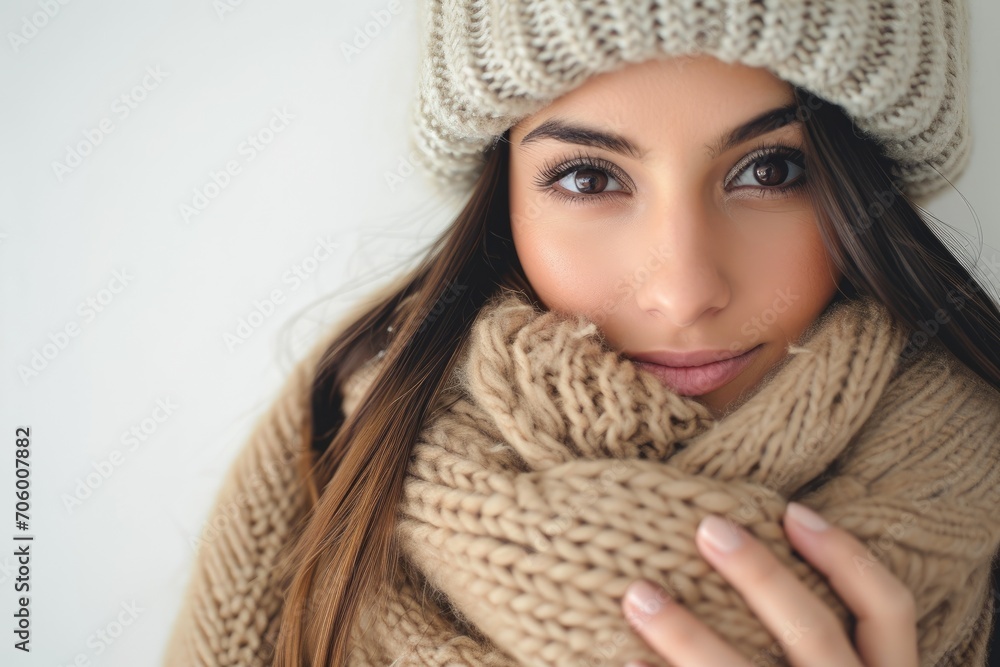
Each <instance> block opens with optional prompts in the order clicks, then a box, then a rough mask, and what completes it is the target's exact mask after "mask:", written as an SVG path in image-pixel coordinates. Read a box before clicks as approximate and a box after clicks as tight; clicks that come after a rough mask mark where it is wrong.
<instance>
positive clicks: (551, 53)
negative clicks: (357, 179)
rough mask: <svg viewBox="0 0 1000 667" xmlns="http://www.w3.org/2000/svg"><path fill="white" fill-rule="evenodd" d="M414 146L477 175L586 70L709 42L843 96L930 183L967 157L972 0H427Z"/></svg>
mask: <svg viewBox="0 0 1000 667" xmlns="http://www.w3.org/2000/svg"><path fill="white" fill-rule="evenodd" d="M425 2H426V3H427V6H426V7H424V9H423V12H424V13H423V22H424V34H423V37H422V39H423V43H422V49H423V55H424V58H423V61H422V64H421V69H420V72H419V77H418V95H417V103H416V105H415V107H414V111H415V114H414V116H415V117H414V126H415V127H414V135H413V142H414V146H415V148H416V151H417V156H418V160H419V161H420V162H421V163H422V164H423V165H424V166H425V167H426V168H427V169H428V170H429V171H430V172H431V174H432V175H433V176H434V177H436V179H437V180H439V181H440V183H441V185H442V186H443V187H444V188H446V189H451V188H459V189H466V188H469V187H471V185H472V182H473V181H474V180H475V178H476V177H477V176H478V174H479V173H480V172H481V170H482V166H483V161H484V159H483V151H484V149H486V148H488V147H490V146H491V145H493V144H494V142H495V139H496V138H497V137H499V136H500V135H501V134H503V133H504V132H505V131H506V130H507V129H509V128H510V127H511V126H513V125H514V124H516V123H517V122H518V121H519V120H520V119H521V118H524V117H525V116H528V115H530V114H532V113H534V112H535V111H538V110H539V109H541V108H543V107H545V106H547V105H548V104H549V103H550V102H552V101H553V100H555V99H556V98H557V97H559V96H560V95H562V94H564V93H566V92H568V91H570V90H572V89H573V88H575V87H576V86H578V85H580V84H581V83H582V82H583V81H584V80H585V79H587V78H588V77H590V76H592V75H594V74H598V73H601V72H607V71H610V70H614V69H617V68H619V67H622V66H624V65H626V64H628V63H633V62H641V61H643V60H647V59H650V58H655V57H669V56H678V55H693V54H698V53H704V54H708V55H711V56H714V57H716V58H718V59H720V60H722V61H725V62H741V63H743V64H745V65H748V66H751V67H766V68H767V69H768V70H770V71H771V72H772V73H774V74H775V75H776V76H778V77H780V78H781V79H783V80H785V81H788V82H789V83H792V84H794V85H797V86H799V87H802V88H805V89H806V90H809V91H810V92H812V93H814V94H816V95H818V96H820V97H822V98H823V99H826V100H828V101H831V102H834V103H836V104H838V105H840V106H842V107H843V108H844V109H845V110H846V111H847V113H848V115H849V116H851V118H852V119H853V120H854V122H855V125H856V126H857V127H858V128H859V129H860V130H862V131H864V132H866V133H868V134H870V135H871V136H873V137H874V138H875V139H876V140H877V141H879V142H880V143H881V144H882V145H883V146H884V148H885V150H886V152H887V154H888V155H889V157H891V158H893V159H894V160H896V161H897V164H898V167H897V168H896V169H895V170H894V172H893V174H892V177H893V178H894V179H895V180H896V183H897V184H898V185H899V187H900V188H901V189H902V190H903V192H905V193H906V194H907V195H909V196H911V197H926V196H930V195H932V194H935V193H937V192H939V191H940V190H941V189H943V188H945V187H947V186H948V180H951V179H954V178H955V177H956V176H957V175H958V174H959V173H961V171H962V170H963V169H964V167H965V166H966V163H967V162H968V157H969V151H970V147H971V143H970V139H969V120H968V106H967V96H968V70H969V68H968V16H967V9H966V5H965V1H964V0H825V1H824V0H819V1H817V0H778V1H775V2H768V3H766V6H765V3H764V2H761V1H760V0H641V1H640V0H573V1H572V2H571V1H570V0H425Z"/></svg>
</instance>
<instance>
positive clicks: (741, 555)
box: [696, 514, 861, 667]
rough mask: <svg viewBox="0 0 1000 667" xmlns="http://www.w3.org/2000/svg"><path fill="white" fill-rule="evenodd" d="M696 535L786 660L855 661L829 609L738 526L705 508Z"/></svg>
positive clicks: (836, 666) (817, 664)
mask: <svg viewBox="0 0 1000 667" xmlns="http://www.w3.org/2000/svg"><path fill="white" fill-rule="evenodd" d="M696 538H697V539H696V543H697V544H698V548H699V549H700V550H701V552H702V555H704V556H705V558H706V559H707V560H708V561H709V562H710V563H711V564H712V566H713V567H714V568H715V569H716V570H718V572H719V574H721V575H722V576H723V577H724V578H725V579H726V580H727V581H728V582H729V583H730V584H731V585H732V586H733V587H734V588H735V589H736V590H737V591H738V592H739V594H740V595H741V596H742V597H743V599H744V601H746V603H747V605H748V606H749V607H750V608H751V609H752V610H753V612H754V613H755V614H756V615H757V617H758V618H759V619H760V621H761V623H763V624H764V627H766V628H767V629H768V631H769V632H770V633H771V635H772V636H773V637H774V638H775V640H777V641H778V642H780V643H781V645H782V648H783V649H784V652H785V653H786V654H787V656H788V659H789V662H790V663H791V664H792V665H797V666H798V667H861V663H860V661H859V658H858V655H857V653H855V651H854V648H853V647H852V646H851V642H850V638H849V637H848V636H847V633H846V632H845V630H844V627H843V626H842V625H841V623H840V620H839V619H838V618H837V617H836V616H835V615H834V613H833V611H832V610H831V609H830V608H829V607H828V606H827V605H826V603H824V602H823V601H822V600H821V599H820V598H819V597H818V596H817V595H816V594H815V593H813V592H812V591H811V590H810V589H809V588H807V587H806V585H805V584H804V583H802V582H801V581H800V580H799V578H798V577H797V576H796V575H795V574H794V573H793V572H792V571H791V570H790V569H789V568H787V567H786V566H785V565H784V564H783V563H782V562H781V561H779V560H778V558H777V557H776V556H775V555H774V554H773V553H771V550H770V549H768V548H767V547H765V546H764V545H763V544H761V543H760V542H758V541H757V540H756V539H754V538H753V536H751V535H750V534H749V533H748V532H746V531H745V530H744V529H743V528H742V527H740V526H739V525H737V524H735V523H728V522H727V521H726V520H725V519H723V518H722V517H720V516H717V515H711V514H710V515H708V516H706V517H705V518H704V519H703V520H702V521H701V523H700V524H699V525H698V531H697V533H696Z"/></svg>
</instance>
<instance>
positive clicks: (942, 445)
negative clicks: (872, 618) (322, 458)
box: [164, 293, 1000, 667]
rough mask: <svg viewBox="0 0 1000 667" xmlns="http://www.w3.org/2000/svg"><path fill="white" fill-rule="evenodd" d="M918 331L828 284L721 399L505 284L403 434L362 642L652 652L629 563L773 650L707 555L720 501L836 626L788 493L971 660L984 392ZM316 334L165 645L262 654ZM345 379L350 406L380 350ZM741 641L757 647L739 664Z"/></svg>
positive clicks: (989, 459)
mask: <svg viewBox="0 0 1000 667" xmlns="http://www.w3.org/2000/svg"><path fill="white" fill-rule="evenodd" d="M923 341H924V345H923V347H921V348H919V349H915V348H913V347H912V346H911V345H910V344H909V343H908V341H907V338H906V336H905V332H904V331H903V330H901V329H900V328H899V327H897V326H896V325H895V324H894V323H893V322H892V320H891V318H890V317H889V316H888V314H887V312H886V311H885V310H884V308H883V307H881V306H880V305H879V304H877V303H876V302H874V301H873V300H871V299H869V298H860V299H858V300H855V301H843V302H834V303H832V304H831V305H830V307H828V308H827V309H826V310H825V311H824V313H823V314H822V315H821V316H820V317H819V318H818V319H817V320H816V322H814V323H813V325H812V326H811V327H810V328H809V329H808V330H807V331H806V332H805V333H804V334H803V335H802V336H800V337H799V339H798V340H797V341H796V343H794V344H790V345H789V346H788V349H787V351H788V355H787V356H786V357H785V359H784V360H782V361H781V362H779V363H778V364H777V365H776V366H775V367H774V368H773V369H772V370H771V372H770V373H769V374H768V375H767V376H766V377H765V379H764V380H763V381H762V382H761V383H760V385H759V386H758V387H757V388H756V390H755V392H754V393H753V395H752V396H750V397H749V398H748V399H746V400H745V402H743V403H742V404H741V405H739V406H738V407H737V408H736V409H735V410H733V411H732V412H730V413H729V414H727V415H726V416H724V417H722V418H719V419H715V418H713V417H712V415H711V414H710V413H709V411H708V410H707V409H706V408H705V407H704V406H702V405H701V404H700V403H698V402H697V401H696V400H694V399H692V398H688V397H682V396H678V395H676V394H674V393H673V392H671V391H670V390H669V389H667V388H666V387H664V386H663V385H661V384H660V383H659V382H658V381H657V380H656V379H655V378H654V377H653V376H651V375H650V374H648V373H646V372H645V371H641V370H640V369H639V367H638V366H636V365H635V364H634V363H633V362H631V361H629V360H628V359H625V358H623V357H622V356H621V355H619V354H617V353H616V352H614V351H613V350H610V349H609V348H608V347H607V346H606V345H605V343H604V340H603V338H602V337H601V334H600V332H599V330H598V329H597V327H596V325H595V324H594V323H593V322H590V321H588V320H587V319H586V318H583V317H582V316H576V317H570V316H567V315H561V314H558V313H555V312H542V311H538V310H536V309H535V308H534V307H533V306H531V305H530V304H529V303H527V302H526V301H524V300H522V298H521V297H520V296H519V295H516V294H512V293H502V294H500V295H498V296H497V297H496V298H494V299H493V300H492V301H491V302H489V303H488V304H487V305H486V306H485V307H484V308H483V309H482V310H481V311H480V313H479V315H478V317H477V320H476V322H475V324H474V326H473V329H472V332H471V335H470V337H469V339H468V341H467V343H466V344H465V346H464V348H463V350H462V351H461V353H460V360H459V363H458V364H457V366H456V369H455V371H454V376H453V378H451V379H452V382H451V383H450V384H449V385H448V388H447V389H446V390H445V391H444V392H443V393H442V396H441V397H440V398H439V402H438V403H437V406H438V408H439V409H437V410H434V411H432V412H431V413H430V414H431V416H430V417H429V418H428V419H427V420H426V422H425V424H424V426H423V427H422V430H421V435H420V437H419V438H418V439H417V441H416V442H415V444H414V448H413V451H412V455H411V461H410V464H409V468H408V472H407V478H406V481H405V484H404V497H403V500H402V501H401V505H400V508H399V515H398V516H399V521H398V525H397V537H398V538H399V543H400V545H401V551H402V554H401V558H402V559H403V563H402V564H403V565H404V567H401V568H399V569H398V571H397V578H396V580H395V581H394V584H395V586H394V587H393V588H391V589H390V592H389V594H388V595H385V596H382V597H383V600H382V604H379V605H376V604H375V603H374V602H373V603H372V604H371V605H370V606H368V607H363V608H362V610H361V616H360V618H359V623H358V624H357V626H356V627H355V628H354V629H353V631H352V643H353V651H352V653H351V661H350V664H352V665H388V664H390V663H391V664H393V665H450V664H471V665H518V664H524V665H570V664H573V665H577V664H581V663H583V662H584V661H586V663H587V664H591V663H593V662H594V661H608V660H610V661H612V662H615V663H619V664H620V663H624V662H625V661H627V660H629V659H632V658H639V659H643V660H646V661H647V662H649V663H650V664H652V665H664V664H665V662H664V661H663V659H662V658H659V657H658V656H657V655H656V654H655V653H654V652H652V650H651V649H649V648H648V647H647V646H646V644H645V643H644V642H643V641H642V640H641V638H639V637H638V636H637V635H636V634H635V633H634V632H632V631H631V629H630V628H629V626H628V624H627V622H626V620H625V617H624V614H623V613H622V611H621V607H620V602H621V598H622V596H623V594H624V591H625V588H626V587H627V585H628V584H629V583H630V582H631V581H633V580H634V579H636V578H639V577H645V578H648V579H651V580H653V581H657V582H659V583H661V584H662V585H664V586H665V587H666V588H667V590H668V592H670V593H671V595H672V596H673V597H674V598H675V599H677V600H678V601H679V602H680V603H681V604H684V605H685V606H686V607H687V608H688V609H690V610H691V611H692V612H693V613H694V614H695V615H696V616H698V617H699V618H700V619H702V620H703V621H704V622H705V623H706V624H708V625H709V626H710V627H711V628H712V629H713V630H714V631H715V632H717V633H718V634H719V635H720V636H721V637H723V638H724V639H725V640H727V641H728V642H730V643H731V644H732V645H733V646H734V647H735V648H736V649H737V650H738V651H740V652H741V653H742V654H743V655H745V656H747V658H748V659H750V660H757V661H760V660H764V662H765V663H766V664H777V665H784V664H787V663H786V662H785V661H784V658H783V657H782V656H783V655H784V651H783V650H782V649H781V646H780V644H779V642H777V641H776V640H775V639H774V638H773V637H772V636H771V635H770V634H769V633H768V631H767V630H766V628H765V627H764V626H763V625H762V624H761V622H760V621H759V619H758V618H757V617H756V615H755V614H753V612H752V611H751V610H750V609H749V607H748V606H747V605H746V603H745V602H744V601H743V599H742V598H741V597H740V596H739V594H738V593H737V592H736V591H735V589H734V588H732V587H731V586H730V585H729V584H728V583H727V582H726V581H725V580H724V579H723V578H722V577H721V575H719V574H718V573H717V572H715V571H714V569H713V568H711V567H710V566H709V565H708V564H707V563H706V562H705V561H704V560H703V559H702V558H701V556H700V555H699V553H698V550H697V548H696V547H695V546H694V534H695V530H696V527H697V525H698V523H699V521H700V520H701V519H702V518H703V517H704V516H705V515H706V514H708V513H717V514H721V515H723V516H725V517H727V518H728V519H729V520H732V521H735V522H738V523H739V524H741V525H743V526H744V527H745V528H746V529H747V530H748V531H749V532H751V533H752V534H753V535H754V536H755V537H756V538H757V539H758V540H760V541H761V542H763V543H764V544H765V545H767V547H769V548H770V549H771V551H772V552H773V553H774V554H775V555H776V556H777V557H778V558H779V559H780V560H781V561H782V563H784V564H785V565H786V566H787V567H789V568H790V569H791V570H792V571H793V572H794V573H795V574H796V575H797V576H798V577H799V578H800V579H801V580H802V581H803V582H804V583H805V584H806V585H807V586H808V587H809V588H810V589H811V590H812V591H814V592H815V594H816V595H818V596H819V597H820V598H821V599H822V600H823V601H824V602H825V603H826V604H827V605H829V606H830V608H831V609H832V610H833V612H834V614H835V615H836V616H837V618H838V619H840V621H841V622H842V623H843V624H844V627H845V631H850V629H851V628H852V623H853V616H852V615H851V613H850V610H849V609H847V608H846V607H845V606H844V605H843V603H842V602H841V601H840V600H839V598H838V597H837V596H836V595H835V593H834V592H833V590H832V588H831V587H830V586H829V585H828V584H827V582H826V580H825V578H824V577H823V576H822V575H820V574H819V573H818V571H816V570H815V569H813V568H812V567H811V565H809V564H808V563H807V562H805V561H804V560H803V559H802V558H801V557H799V556H798V555H797V554H795V553H794V552H793V551H792V549H791V546H790V544H789V543H788V541H787V540H786V538H785V537H784V533H783V530H782V528H781V524H780V521H781V517H782V514H783V511H784V507H785V505H786V503H787V502H788V501H789V500H796V501H798V502H802V503H804V504H807V505H809V506H810V507H812V508H814V509H816V510H817V511H819V512H820V513H821V514H822V515H823V516H824V517H826V518H827V519H828V520H829V521H831V522H832V523H834V524H836V525H838V526H840V527H842V528H844V529H846V530H848V531H849V532H851V533H852V534H853V535H855V536H856V537H857V538H858V539H859V540H861V541H862V542H863V543H865V544H867V545H868V547H869V551H868V559H869V560H867V561H865V562H864V563H855V564H854V566H855V567H857V568H858V571H859V574H860V575H862V576H863V574H864V572H865V570H866V567H865V565H866V563H867V564H869V565H870V564H871V563H872V562H874V560H876V559H877V560H878V561H879V562H881V563H883V564H884V565H886V566H887V567H888V568H889V569H890V571H892V572H893V573H894V574H895V575H896V576H897V577H899V578H900V580H901V581H903V583H904V584H905V585H907V587H908V588H909V589H910V591H911V592H912V593H913V595H914V599H915V601H916V604H917V612H918V638H919V639H918V641H919V650H920V664H921V665H922V666H926V667H930V666H932V665H963V666H964V665H984V664H985V652H986V646H987V639H988V636H989V631H990V628H991V624H992V604H991V603H992V598H991V595H990V591H989V585H990V564H991V559H992V556H993V555H994V553H996V551H997V547H998V544H1000V516H998V515H997V512H996V507H997V503H998V501H1000V463H998V461H997V448H998V446H1000V393H998V392H997V391H996V390H995V389H993V388H992V387H990V386H989V385H987V384H986V383H985V382H983V381H982V380H981V379H980V378H978V376H976V375H975V374H974V373H972V372H971V371H970V370H969V369H968V368H966V367H965V366H964V365H962V364H961V363H960V362H958V361H957V360H955V359H954V357H952V356H950V355H949V354H948V353H947V352H946V351H945V350H944V349H943V348H942V347H940V346H939V344H938V343H937V342H936V341H935V340H934V339H923ZM325 343H326V341H324V345H320V346H319V347H317V348H316V349H315V350H314V351H313V352H312V353H311V354H310V355H308V356H307V357H306V358H305V359H304V360H303V361H302V362H300V364H299V365H298V366H297V367H296V369H295V370H294V372H293V373H292V374H291V376H290V377H289V379H288V381H287V383H286V385H285V387H284V388H283V389H282V391H281V394H280V396H279V398H278V400H277V401H276V402H275V403H274V405H273V406H272V407H271V409H270V410H269V412H268V413H267V414H266V415H265V416H264V417H263V418H262V419H261V421H260V422H259V423H258V425H257V427H256V429H255V430H254V433H253V435H252V436H251V438H250V442H249V443H248V445H247V447H246V449H245V450H244V451H242V452H241V453H240V455H239V456H238V458H237V460H236V461H235V463H234V465H233V467H232V469H231V470H230V472H229V473H228V475H227V477H226V479H225V481H224V484H223V488H222V491H221V492H220V494H219V497H218V499H217V505H216V510H215V512H214V513H213V517H216V516H223V515H224V516H227V517H229V520H228V521H226V522H221V523H220V524H219V525H218V526H216V523H217V522H215V521H213V520H210V521H209V524H208V525H209V527H208V528H206V530H205V533H204V534H203V536H202V541H201V545H200V548H199V553H198V557H197V560H196V563H195V570H194V575H193V578H192V580H191V583H190V585H189V587H188V590H187V594H186V596H185V601H184V608H183V610H182V613H181V615H180V617H179V618H178V620H177V623H176V625H175V628H174V632H173V636H172V638H171V640H170V643H169V645H168V647H167V654H166V661H165V663H164V664H165V665H167V666H168V667H171V666H173V665H206V666H208V665H211V666H220V667H221V666H222V665H266V664H270V654H269V647H270V646H271V644H272V642H273V640H274V637H275V636H276V632H277V623H276V619H277V617H278V612H279V610H280V606H281V592H280V591H278V590H276V586H275V584H274V580H273V573H272V570H271V568H272V566H273V564H274V559H275V556H276V554H277V550H278V548H279V547H280V546H281V544H282V541H283V540H284V539H285V538H286V537H287V535H288V534H289V527H290V524H291V523H292V522H293V521H294V520H295V519H296V518H297V517H299V516H301V515H302V514H301V513H302V512H303V511H304V509H303V508H304V507H305V504H304V501H305V497H304V494H303V492H301V491H300V490H299V489H300V487H299V486H297V485H295V483H294V482H295V479H294V476H295V470H296V467H295V466H294V464H293V459H294V457H295V456H296V455H297V453H298V451H299V450H300V448H301V447H303V446H305V444H306V443H305V441H304V436H303V430H302V429H303V425H304V424H305V423H306V421H307V419H308V414H309V413H308V409H309V402H308V390H309V388H310V382H311V379H312V377H313V373H314V370H315V366H316V362H317V361H318V359H319V355H320V354H321V352H322V349H323V348H325ZM382 363H384V362H383V361H380V360H379V359H378V358H376V359H372V360H371V361H370V362H369V363H368V364H366V365H365V366H364V367H363V368H361V369H359V371H357V372H356V373H355V374H354V375H352V376H351V377H350V378H349V379H348V381H347V382H346V383H345V385H344V387H343V388H342V398H343V408H344V411H345V414H347V415H348V416H349V415H350V414H353V411H354V410H355V409H356V408H357V406H358V405H359V404H360V402H361V401H363V400H364V395H365V391H366V390H367V389H368V388H369V387H370V386H371V384H372V382H374V381H375V380H376V379H377V376H378V373H379V371H380V369H381V365H382ZM754 664H757V663H754Z"/></svg>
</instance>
